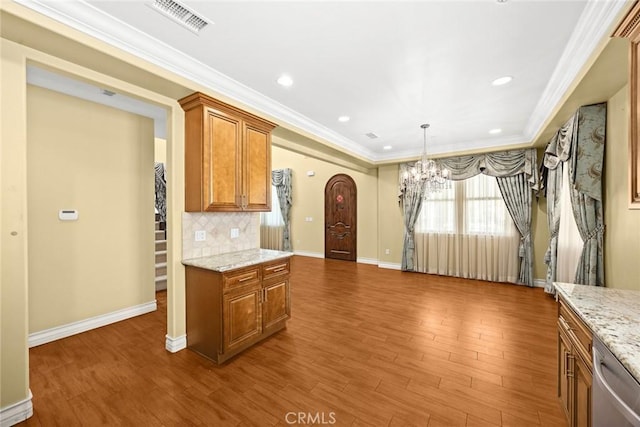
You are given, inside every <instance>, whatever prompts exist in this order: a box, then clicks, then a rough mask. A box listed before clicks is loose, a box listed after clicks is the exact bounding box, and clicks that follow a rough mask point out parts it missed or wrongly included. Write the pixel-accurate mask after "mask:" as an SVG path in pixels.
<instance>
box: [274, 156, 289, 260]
mask: <svg viewBox="0 0 640 427" xmlns="http://www.w3.org/2000/svg"><path fill="white" fill-rule="evenodd" d="M292 177H293V171H292V170H291V169H276V170H274V171H271V185H273V186H274V187H276V192H277V194H278V202H279V203H280V213H282V220H283V221H284V230H283V232H282V249H283V250H284V251H288V252H291V206H292V205H293V200H292V198H291V194H292V192H293V186H292V183H291V181H292Z"/></svg>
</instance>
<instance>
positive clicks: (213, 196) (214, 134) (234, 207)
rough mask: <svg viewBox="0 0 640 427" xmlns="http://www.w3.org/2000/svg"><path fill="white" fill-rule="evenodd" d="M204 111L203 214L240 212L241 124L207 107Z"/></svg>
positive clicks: (237, 120) (235, 119) (233, 118)
mask: <svg viewBox="0 0 640 427" xmlns="http://www.w3.org/2000/svg"><path fill="white" fill-rule="evenodd" d="M205 111H206V119H205V121H206V123H205V134H204V144H203V156H202V157H203V162H202V163H203V164H202V173H203V177H202V178H203V186H202V198H203V208H204V210H206V211H238V210H241V209H242V196H241V194H242V193H241V178H242V176H241V164H240V162H241V159H242V157H241V156H242V151H241V145H240V144H241V140H240V138H241V131H242V123H241V122H240V120H239V119H237V118H235V117H232V116H230V115H227V114H224V113H222V112H220V111H217V110H214V109H211V108H208V109H206V110H205Z"/></svg>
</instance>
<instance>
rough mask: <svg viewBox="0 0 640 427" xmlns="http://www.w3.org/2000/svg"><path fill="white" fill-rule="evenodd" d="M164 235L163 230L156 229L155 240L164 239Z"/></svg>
mask: <svg viewBox="0 0 640 427" xmlns="http://www.w3.org/2000/svg"><path fill="white" fill-rule="evenodd" d="M165 237H166V236H165V231H164V230H156V240H165Z"/></svg>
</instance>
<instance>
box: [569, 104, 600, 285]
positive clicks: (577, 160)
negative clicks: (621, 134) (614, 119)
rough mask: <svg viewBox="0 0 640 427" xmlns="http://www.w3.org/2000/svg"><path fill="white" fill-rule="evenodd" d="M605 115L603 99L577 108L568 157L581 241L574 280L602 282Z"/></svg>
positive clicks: (574, 207)
mask: <svg viewBox="0 0 640 427" xmlns="http://www.w3.org/2000/svg"><path fill="white" fill-rule="evenodd" d="M606 119H607V104H605V103H602V104H596V105H589V106H586V107H581V108H580V109H579V110H578V118H577V120H578V132H577V135H576V138H575V143H576V148H575V150H574V151H573V152H572V155H571V157H570V160H569V176H570V179H571V181H572V183H573V185H572V186H571V190H570V195H571V208H572V210H573V216H574V218H575V220H576V225H577V226H578V231H579V232H580V237H582V241H583V242H584V246H583V248H582V255H581V256H580V261H579V262H578V267H577V270H576V279H575V282H576V283H580V284H583V285H591V286H604V253H603V248H604V215H603V205H602V167H603V163H604V143H605V128H606Z"/></svg>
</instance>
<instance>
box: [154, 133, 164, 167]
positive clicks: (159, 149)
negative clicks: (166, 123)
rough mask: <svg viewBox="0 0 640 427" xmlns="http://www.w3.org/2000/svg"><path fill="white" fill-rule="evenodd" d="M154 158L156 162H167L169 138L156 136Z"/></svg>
mask: <svg viewBox="0 0 640 427" xmlns="http://www.w3.org/2000/svg"><path fill="white" fill-rule="evenodd" d="M153 146H154V150H153V151H154V154H153V158H154V161H155V162H156V163H167V140H166V139H162V138H154V145H153Z"/></svg>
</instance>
